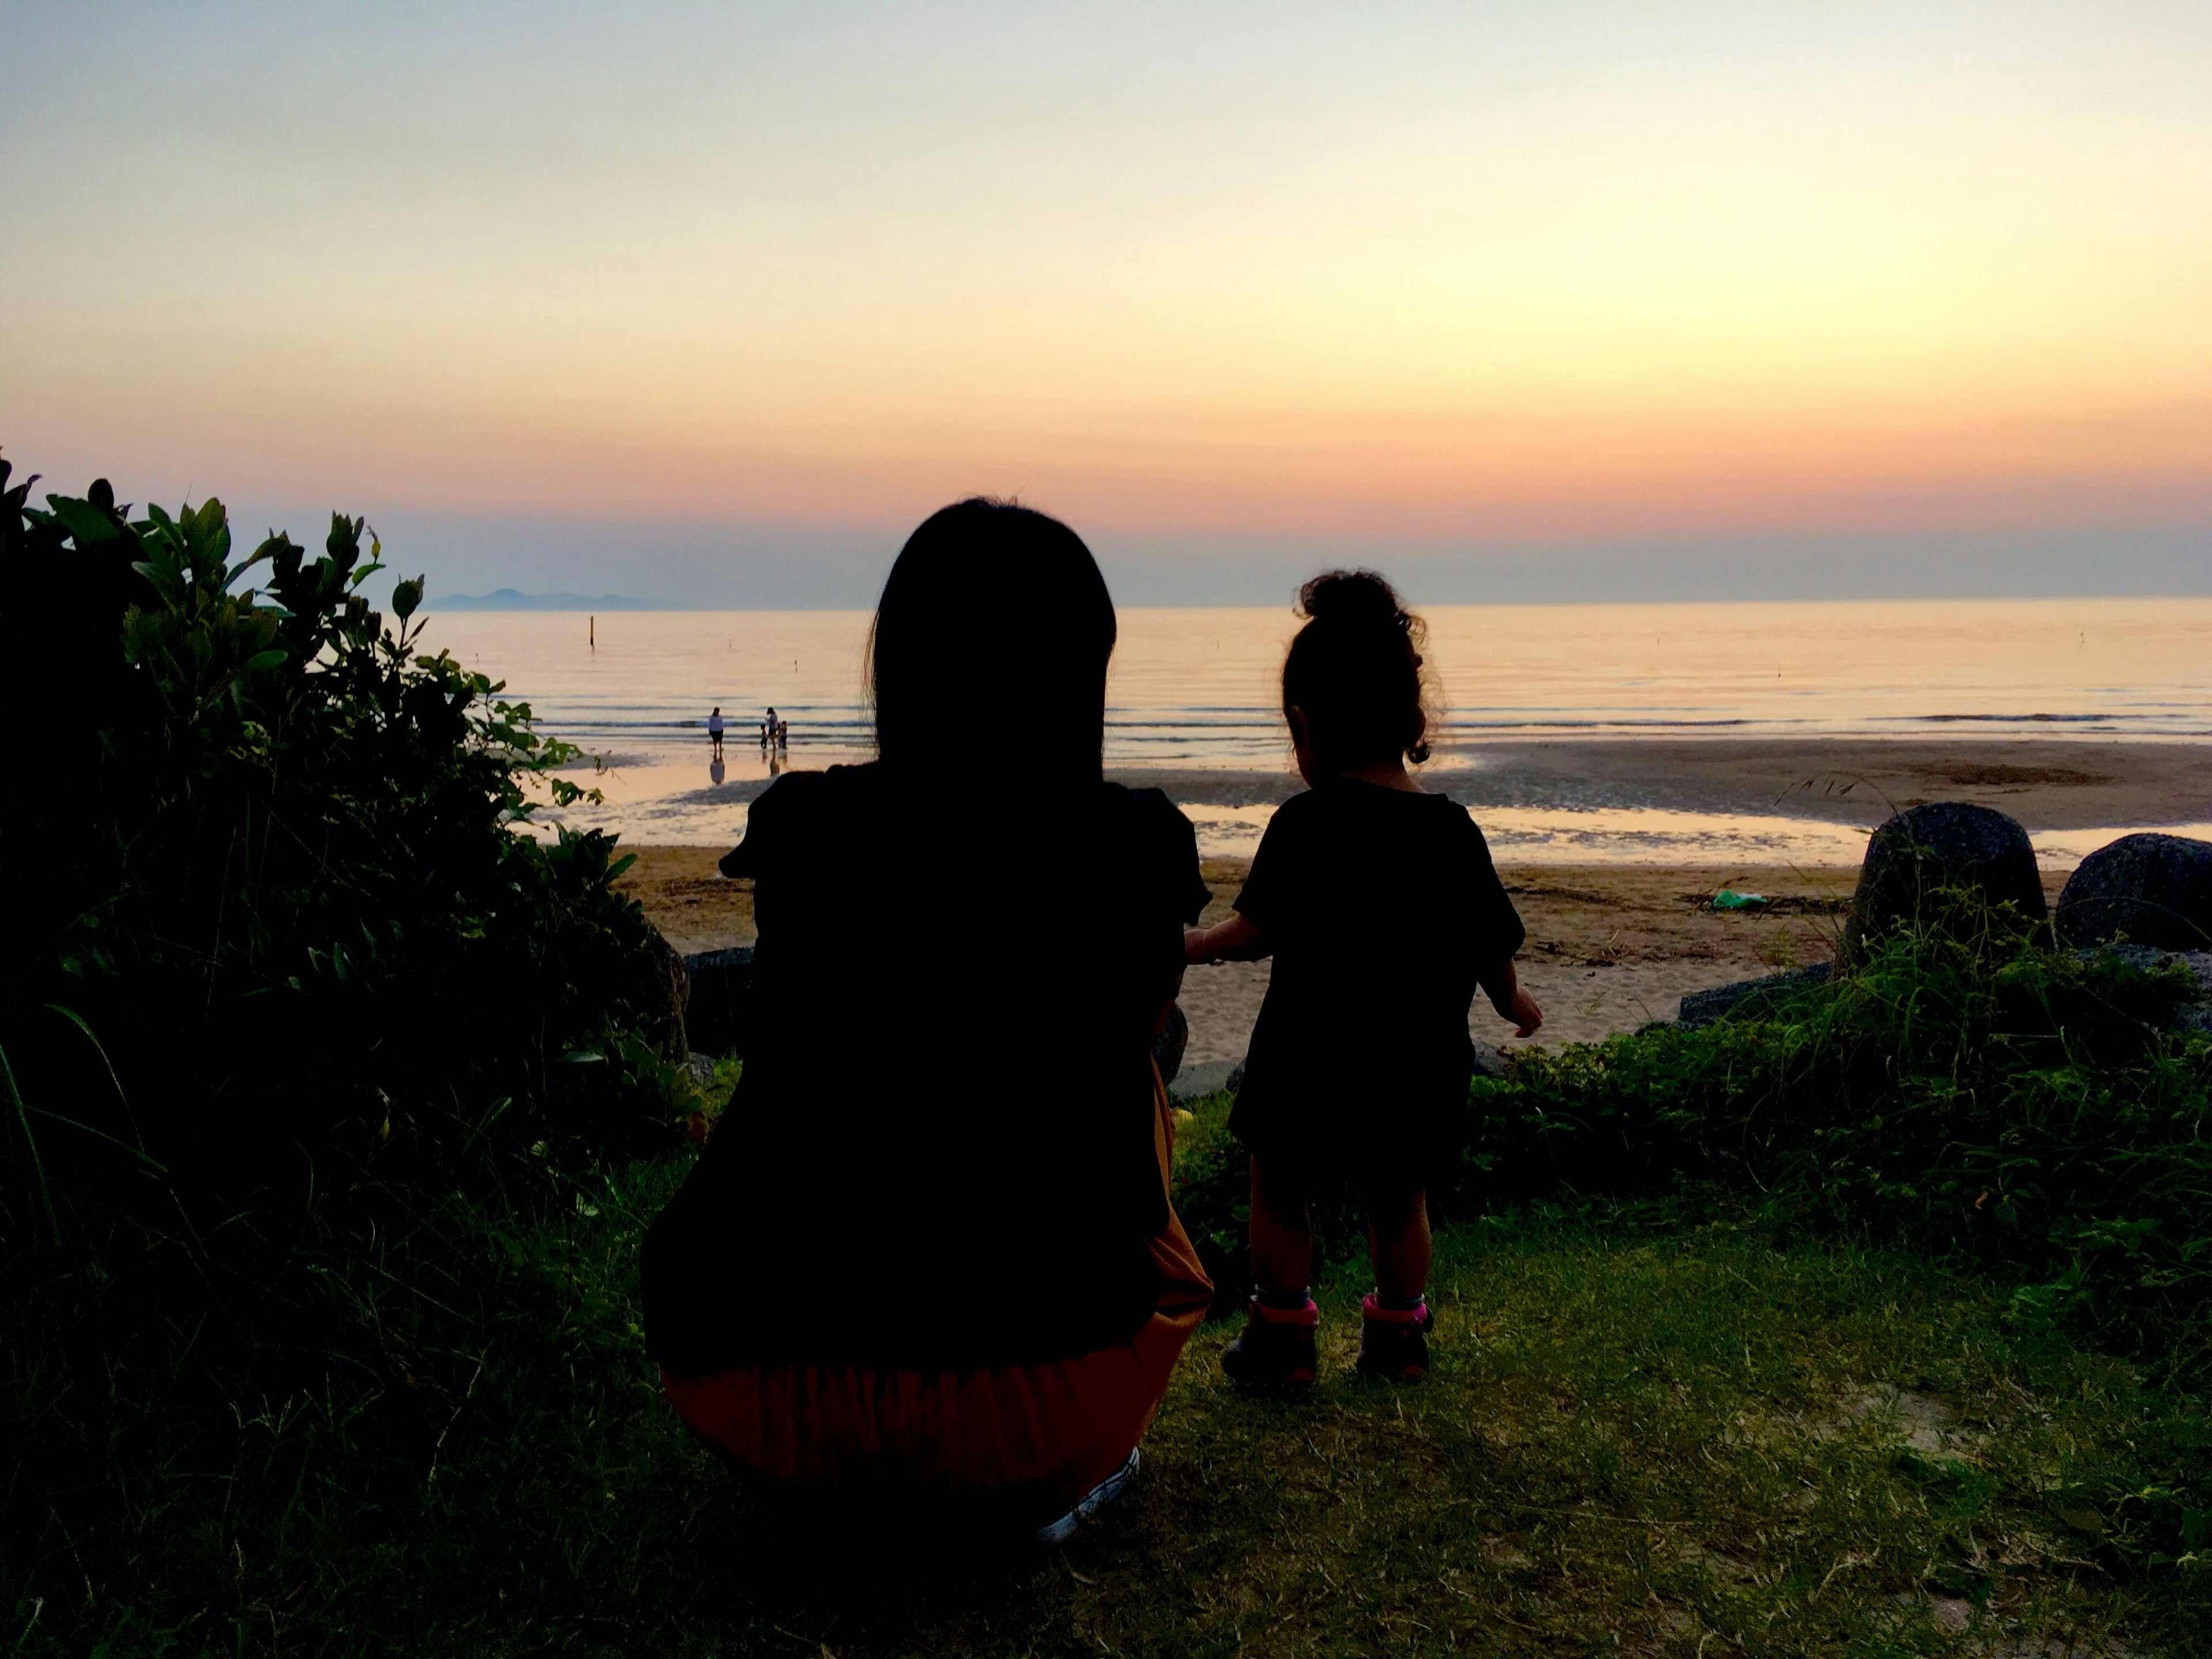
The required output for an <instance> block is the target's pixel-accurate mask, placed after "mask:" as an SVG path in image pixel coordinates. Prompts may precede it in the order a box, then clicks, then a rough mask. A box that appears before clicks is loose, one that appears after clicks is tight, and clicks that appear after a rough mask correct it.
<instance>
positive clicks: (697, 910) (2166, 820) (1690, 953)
mask: <svg viewBox="0 0 2212 1659" xmlns="http://www.w3.org/2000/svg"><path fill="white" fill-rule="evenodd" d="M1474 758H1475V759H1476V760H1477V761H1478V764H1477V765H1476V766H1475V767H1474V769H1472V770H1455V771H1454V772H1452V773H1450V774H1449V775H1448V776H1449V783H1448V785H1447V786H1446V787H1448V789H1449V793H1451V794H1453V795H1454V796H1455V798H1457V799H1461V800H1462V801H1465V802H1466V803H1467V804H1468V805H1469V807H1470V808H1471V809H1472V810H1473V811H1474V813H1475V815H1476V817H1477V818H1478V820H1480V817H1481V816H1482V813H1483V810H1484V808H1485V806H1486V805H1560V806H1566V807H1569V808H1572V809H1576V810H1595V809H1600V808H1603V807H1608V806H1613V807H1620V806H1626V807H1638V806H1663V807H1670V808H1674V809H1678V810H1683V811H1700V812H1707V813H1716V812H1717V813H1727V812H1743V813H1760V812H1773V811H1788V812H1790V814H1792V815H1793V816H1800V817H1820V818H1823V819H1826V820H1827V821H1830V822H1833V823H1839V824H1847V825H1848V824H1858V825H1869V824H1871V823H1875V822H1876V821H1878V820H1879V819H1881V817H1886V816H1887V813H1888V811H1889V810H1890V807H1891V806H1892V805H1895V806H1899V807H1902V806H1905V805H1912V804H1915V803H1917V802H1919V801H1922V800H1934V799H1948V800H1971V801H1978V802H1981V803H1984V804H1985V805H1991V806H1995V807H1997V808H1999V809H2000V810H2002V811H2006V812H2009V813H2011V814H2012V815H2013V816H2014V817H2017V818H2019V819H2020V820H2021V822H2022V823H2024V824H2025V825H2026V826H2027V828H2028V829H2030V830H2031V831H2041V830H2048V829H2083V830H2091V831H2093V830H2095V829H2098V828H2099V827H2100V826H2124V827H2127V828H2136V827H2142V826H2146V825H2157V824H2175V825H2191V824H2197V823H2203V821H2204V820H2206V819H2208V818H2212V745H2207V744H2182V743H2134V744H2122V743H2097V742H2069V741H2066V740H2063V739H2021V740H2015V741H2005V742H1989V741H1973V742H1971V743H1966V742H1962V743H1957V744H1952V743H1945V742H1942V741H1933V740H1924V739H1923V740H1900V741H1895V742H1887V743H1883V742H1874V741H1867V740H1835V741H1814V742H1802V743H1787V742H1770V741H1766V740H1737V741H1730V740H1726V739H1717V740H1650V741H1641V742H1622V741H1612V740H1606V741H1583V742H1574V741H1561V742H1545V743H1510V744H1489V745H1486V746H1484V748H1483V749H1482V750H1481V751H1480V754H1479V755H1477V756H1476V757H1474ZM1115 776H1116V777H1117V778H1118V779H1119V780H1120V781H1125V782H1128V783H1132V784H1139V785H1142V784H1151V785H1156V786H1158V787H1163V788H1165V789H1166V790H1167V791H1168V792H1169V793H1170V796H1171V797H1173V798H1174V799H1176V800H1177V801H1178V802H1182V803H1185V804H1189V805H1207V804H1213V805H1232V806H1234V805H1272V804H1273V803H1276V802H1279V801H1280V800H1283V799H1287V798H1288V797H1289V796H1290V795H1291V794H1293V793H1296V792H1297V790H1298V789H1299V788H1300V787H1302V786H1301V785H1300V783H1299V781H1298V780H1297V778H1296V777H1295V776H1294V775H1291V774H1289V773H1288V772H1257V771H1243V772H1228V771H1210V772H1209V771H1197V770H1189V771H1178V770H1167V769H1161V770H1159V771H1157V772H1152V773H1130V772H1121V773H1116V774H1115ZM1778 802H1779V803H1781V804H1780V805H1778ZM2096 842H2097V837H2096V836H2094V835H2090V836H2087V837H2085V841H2084V848H2083V850H2087V848H2088V847H2089V846H2093V845H2094V844H2096ZM725 850H726V849H725V848H720V847H714V848H704V847H651V846H648V847H642V848H635V851H636V853H637V854H638V861H637V863H636V864H635V866H633V867H632V868H631V870H630V871H629V873H628V874H627V875H626V876H625V877H624V878H623V883H622V885H623V890H625V891H627V892H629V893H630V894H631V895H633V896H635V897H636V898H637V899H638V900H639V901H640V902H641V903H642V905H643V906H644V908H645V910H646V914H647V916H648V917H649V918H650V919H651V920H652V921H653V923H654V925H655V926H657V927H659V928H660V929H661V931H662V932H663V933H665V934H666V935H667V936H668V937H669V939H671V941H672V942H673V943H674V944H675V945H676V946H677V948H678V949H679V950H681V951H686V952H690V951H704V950H712V949H715V948H719V947H721V946H725V945H742V944H748V943H750V941H751V939H752V937H753V921H752V895H751V892H750V884H747V883H743V882H732V881H726V880H724V879H723V878H721V877H720V875H718V874H717V873H716V872H715V869H714V861H715V860H716V859H717V858H719V857H720V854H722V852H723V851H725ZM1015 856H1016V857H1017V858H1018V854H1015ZM1498 864H1499V869H1500V871H1501V872H1502V873H1503V874H1504V878H1505V879H1506V883H1507V885H1508V887H1509V888H1510V890H1511V891H1512V893H1513V897H1514V902H1515V903H1516V905H1517V906H1518V907H1519V908H1520V911H1521V915H1522V920H1523V921H1524V922H1525V923H1526V924H1527V926H1528V944H1527V945H1526V946H1525V947H1524V948H1523V950H1522V953H1521V957H1520V969H1521V973H1522V978H1523V980H1524V981H1525V982H1526V983H1527V984H1528V986H1529V987H1530V989H1531V990H1532V992H1533V993H1534V995H1535V997H1536V999H1537V1000H1538V1001H1539V1002H1540V1003H1541V1005H1542V1006H1543V1007H1544V1010H1545V1013H1546V1021H1545V1025H1544V1029H1543V1030H1542V1031H1541V1033H1540V1034H1539V1036H1537V1037H1536V1038H1534V1041H1536V1042H1571V1041H1579V1040H1587V1039H1591V1038H1595V1037H1601V1036H1606V1035H1607V1034H1609V1033H1611V1032H1614V1031H1620V1030H1633V1029H1634V1028H1635V1027H1637V1026H1638V1025H1641V1024H1644V1023H1646V1022H1647V1021H1650V1020H1653V1019H1662V1018H1670V1017H1672V1015H1673V1014H1674V1009H1675V1005H1676V1003H1677V1002H1678V1000H1680V998H1681V997H1682V995H1683V994H1685V993H1686V992H1690V991H1696V990H1701V989H1704V988H1705V987H1709V986H1713V985H1720V984H1725V983H1727V982H1728V981H1731V980H1737V979H1743V978H1747V977H1749V976H1751V975H1756V974H1761V973H1765V972H1770V971H1772V970H1774V969H1778V968H1784V967H1790V966H1795V965H1798V964H1802V963H1809V962H1815V961H1819V960H1820V959H1822V958H1823V957H1826V956H1828V955H1829V954H1831V952H1832V948H1833V942H1834V940H1835V938H1836V936H1837V933H1838V930H1839V928H1840V927H1841V926H1842V920H1843V911H1844V906H1845V904H1846V902H1847V901H1848V899H1849V897H1850V890H1851V887H1852V884H1853V883H1854V881H1855V879H1856V876H1857V871H1856V867H1855V866H1854V865H1852V864H1850V863H1848V862H1837V863H1832V864H1802V863H1801V864H1795V865H1781V864H1774V863H1749V864H1740V865H1727V864H1717V863H1674V864H1661V863H1632V862H1631V863H1624V862H1620V861H1608V862H1606V863H1591V864H1572V863H1561V862H1553V861H1547V862H1543V863H1541V864H1531V863H1516V862H1515V861H1514V860H1512V859H1511V857H1510V854H1508V853H1506V852H1504V851H1501V855H1500V857H1499V860H1498ZM1244 868H1245V866H1244V864H1243V861H1242V860H1234V859H1212V860H1207V861H1206V865H1205V873H1206V881H1207V883H1208V884H1209V885H1210V886H1211V887H1212V890H1213V895H1214V897H1213V902H1212V905H1211V906H1210V907H1209V908H1208V910H1207V913H1206V920H1207V921H1214V920H1218V918H1219V917H1220V916H1221V915H1225V914H1226V913H1227V909H1228V907H1229V904H1230V902H1231V900H1233V899H1234V897H1235V896H1236V893H1237V887H1238V885H1239V884H1240V883H1241V882H1242V880H1243V873H1244ZM2066 874H2067V868H2066V867H2064V866H2058V867H2052V868H2048V869H2046V870H2045V887H2046V890H2048V891H2049V892H2050V893H2051V895H2052V896H2054V897H2055V896H2057V891H2058V890H2059V888H2060V887H2062V886H2063V884H2064V882H2065V878H2066ZM1723 887H1729V888H1733V889H1735V890H1738V891H1748V892H1756V893H1760V894H1763V895H1765V896H1766V897H1767V898H1768V899H1769V900H1770V901H1771V902H1770V903H1769V904H1768V905H1767V906H1766V907H1765V908H1763V909H1759V910H1749V911H1735V912H1717V911H1715V910H1714V909H1712V908H1711V898H1712V896H1713V895H1714V893H1716V892H1717V891H1718V890H1720V889H1722V888H1723ZM1267 973H1268V969H1267V964H1266V963H1236V964H1224V965H1221V966H1218V967H1212V968H1202V969H1192V970H1191V972H1190V973H1189V974H1188V975H1186V977H1185V980H1184V982H1183V993H1182V1006H1183V1008H1184V1011H1185V1012H1187V1013H1188V1016H1189V1018H1190V1024H1191V1038H1190V1047H1189V1049H1188V1055H1187V1063H1188V1064H1189V1065H1192V1066H1200V1065H1206V1064H1220V1063H1226V1062H1229V1061H1232V1060H1237V1059H1240V1058H1241V1057H1242V1056H1243V1052H1244V1047H1245V1044H1246V1042H1247V1041H1248V1039H1249V1036H1250V1033H1251V1029H1252V1022H1253V1020H1254V1018H1255V1016H1256V1014H1257V1012H1258V1010H1259V1006H1260V1000H1261V997H1262V996H1263V995H1264V994H1266V989H1267ZM1473 1030H1474V1033H1475V1036H1476V1038H1477V1040H1478V1041H1479V1042H1483V1043H1486V1044H1488V1045H1491V1046H1493V1047H1503V1048H1511V1047H1512V1046H1514V1044H1513V1039H1512V1037H1511V1034H1510V1030H1509V1029H1508V1028H1507V1027H1506V1026H1504V1024H1503V1023H1502V1022H1499V1021H1498V1020H1497V1019H1496V1018H1493V1017H1492V1014H1491V1012H1490V1011H1489V1009H1488V1008H1487V1006H1484V1005H1482V1004H1480V1003H1478V1004H1477V1006H1476V1008H1475V1011H1474V1020H1473Z"/></svg>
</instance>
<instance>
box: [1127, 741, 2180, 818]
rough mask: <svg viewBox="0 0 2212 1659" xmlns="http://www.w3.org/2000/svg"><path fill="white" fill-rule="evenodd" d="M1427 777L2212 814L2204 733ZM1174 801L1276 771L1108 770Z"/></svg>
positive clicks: (1539, 751)
mask: <svg viewBox="0 0 2212 1659" xmlns="http://www.w3.org/2000/svg"><path fill="white" fill-rule="evenodd" d="M1440 758H1446V759H1449V760H1453V761H1458V762H1462V763H1470V764H1468V765H1465V766H1458V767H1454V768H1453V769H1450V770H1449V771H1445V772H1441V773H1439V774H1437V775H1436V779H1435V787H1438V788H1440V789H1442V790H1443V792H1444V793H1448V794H1449V795H1450V796H1451V797H1452V798H1453V799H1455V800H1458V801H1460V802H1462V803H1463V804H1464V805H1467V806H1468V808H1469V809H1470V810H1472V811H1474V813H1475V815H1476V816H1477V817H1480V816H1481V812H1482V809H1483V808H1484V807H1486V806H1505V807H1529V808H1541V807H1552V808H1565V809H1567V810H1597V809H1607V808H1638V807H1644V808H1657V809H1660V810H1662V811H1675V812H1700V813H1748V814H1758V815H1769V814H1779V815H1781V816H1784V817H1803V818H1817V819H1820V820H1823V821H1826V822H1828V823H1853V824H1858V823H1863V824H1867V825H1869V826H1871V825H1872V824H1875V823H1879V822H1880V821H1881V819H1883V818H1885V817H1888V816H1889V814H1890V813H1891V812H1892V811H1897V810H1899V809H1901V808H1904V807H1907V806H1917V805H1921V804H1922V803H1923V802H1926V801H1931V800H1958V801H1972V802H1976V803H1978V804H1980V805H1987V806H1994V807H1996V808H1997V809H1998V810H1999V811H2004V812H2009V813H2010V814H2011V815H2012V816H2013V817H2016V818H2018V819H2019V820H2020V821H2021V823H2022V824H2023V825H2025V826H2026V827H2027V829H2028V830H2029V831H2030V832H2031V833H2033V832H2034V831H2037V830H2045V829H2089V828H2094V827H2097V826H2100V825H2106V824H2127V825H2145V824H2158V823H2202V822H2204V821H2206V820H2208V819H2212V744H2208V743H2185V742H2160V743H2112V742H2101V741H2093V740H2078V741H2077V740H2074V739H2069V738H1983V737H1971V738H1968V737H1962V738H1893V739H1887V740H1885V739H1881V738H1557V739H1542V740H1522V739H1511V740H1504V739H1501V740H1498V741H1494V742H1485V743H1480V744H1457V745H1454V746H1452V747H1451V748H1450V749H1449V750H1446V751H1443V754H1442V755H1440ZM1113 776H1114V777H1115V780H1116V781H1120V782H1122V783H1127V784H1129V785H1131V786H1132V787H1143V786H1146V785H1149V786H1152V787H1158V788H1162V789H1164V790H1166V791H1167V793H1168V795H1169V797H1170V799H1174V800H1176V801H1177V802H1189V803H1194V804H1203V805H1220V806H1251V805H1276V804H1279V803H1280V802H1282V801H1284V800H1286V799H1289V798H1290V797H1291V795H1294V794H1296V793H1297V792H1298V791H1299V790H1301V789H1303V788H1304V787H1305V786H1304V784H1303V783H1302V782H1301V781H1299V780H1298V778H1297V775H1296V774H1294V773H1292V772H1291V771H1290V770H1288V769H1279V770H1266V771H1257V770H1255V771H1242V772H1235V771H1204V772H1202V771H1179V770H1176V769H1170V768H1158V769H1151V770H1147V771H1127V770H1123V771H1116V772H1115V773H1114V774H1113Z"/></svg>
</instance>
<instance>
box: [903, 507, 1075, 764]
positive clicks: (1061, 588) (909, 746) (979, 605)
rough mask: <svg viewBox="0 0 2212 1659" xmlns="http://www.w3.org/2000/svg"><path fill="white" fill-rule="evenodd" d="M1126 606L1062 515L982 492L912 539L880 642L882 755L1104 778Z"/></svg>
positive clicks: (927, 523) (934, 517)
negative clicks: (981, 752)
mask: <svg viewBox="0 0 2212 1659" xmlns="http://www.w3.org/2000/svg"><path fill="white" fill-rule="evenodd" d="M1114 641H1115V623H1114V601H1113V599H1111V598H1110V597H1109V595H1108V593H1107V592H1106V579H1105V578H1104V577H1103V576H1102V575H1101V574H1099V572H1098V562H1097V560H1095V559H1093V558H1092V557H1091V550H1090V549H1089V548H1087V547H1085V545H1084V544H1083V539H1082V538H1081V537H1079V536H1078V535H1077V534H1076V533H1075V532H1073V530H1070V529H1069V528H1068V527H1067V526H1066V525H1064V524H1062V523H1060V520H1057V519H1053V518H1048V517H1047V516H1046V515H1045V514H1043V513H1038V512H1036V511H1034V510H1032V509H1031V508H1029V507H1018V506H1016V505H1014V504H1013V503H1012V502H1009V501H991V500H988V499H987V498H985V497H982V496H976V497H975V498H973V499H971V500H969V501H956V502H955V503H954V504H953V505H952V506H951V507H943V508H940V509H939V511H937V512H935V513H931V514H930V515H929V517H928V518H927V519H925V520H922V522H921V527H920V528H919V529H917V530H916V531H915V532H914V534H913V535H911V536H909V537H908V538H907V542H906V545H905V547H903V548H902V549H901V550H900V551H899V556H898V560H897V562H896V563H894V564H893V565H892V566H891V574H890V576H888V577H887V578H885V580H884V594H883V598H882V599H881V600H879V601H878V604H877V605H876V621H875V626H874V627H873V628H872V629H871V630H870V633H869V638H868V693H869V696H870V698H871V700H872V702H873V703H874V705H875V714H876V751H877V753H878V755H880V756H881V757H883V758H884V760H885V761H887V762H890V763H893V764H895V765H901V766H905V765H920V764H921V763H923V762H924V761H926V760H935V761H937V762H939V763H940V764H942V763H948V762H949V761H950V760H951V758H952V757H953V754H954V753H955V752H956V750H957V747H959V746H961V745H965V744H976V745H985V744H987V745H988V746H989V748H990V749H991V750H994V751H997V752H1001V753H1005V754H1006V755H1008V757H1010V758H1011V759H1012V762H1013V763H1014V764H1016V765H1017V766H1019V767H1021V768H1023V769H1025V770H1027V771H1028V772H1029V773H1030V775H1031V776H1032V777H1034V778H1037V779H1041V780H1044V781H1053V782H1060V783H1070V784H1072V783H1080V782H1083V781H1097V777H1098V775H1099V753H1100V749H1101V746H1102V744H1103V741H1104V738H1105V732H1106V665H1107V663H1108V661H1109V659H1111V658H1112V657H1113V654H1114Z"/></svg>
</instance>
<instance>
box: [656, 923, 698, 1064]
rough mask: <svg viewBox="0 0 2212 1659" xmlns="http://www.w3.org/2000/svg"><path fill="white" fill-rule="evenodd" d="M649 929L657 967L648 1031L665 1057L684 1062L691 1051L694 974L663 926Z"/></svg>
mask: <svg viewBox="0 0 2212 1659" xmlns="http://www.w3.org/2000/svg"><path fill="white" fill-rule="evenodd" d="M649 931H650V932H651V933H652V934H653V942H652V945H651V946H650V948H651V950H652V951H653V970H654V981H653V989H654V1003H653V1021H652V1024H651V1025H650V1027H649V1028H648V1029H647V1032H646V1035H647V1036H648V1037H649V1038H651V1040H652V1042H653V1047H654V1048H657V1049H659V1051H660V1054H662V1056H663V1057H664V1058H665V1059H668V1060H677V1061H679V1062H680V1061H682V1060H684V1059H685V1058H686V1057H687V1056H688V1055H689V1054H690V1052H691V1044H690V1037H689V1035H688V1034H687V1033H686V1031H685V1030H684V1015H685V1012H687V1009H688V1006H689V1005H690V1000H691V976H690V974H688V973H687V972H685V970H684V958H683V957H682V956H680V955H679V954H678V952H677V949H676V947H675V946H674V945H671V944H670V943H669V942H668V941H667V939H665V938H663V937H662V936H661V933H660V930H659V928H657V927H656V928H653V929H651V930H649Z"/></svg>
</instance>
